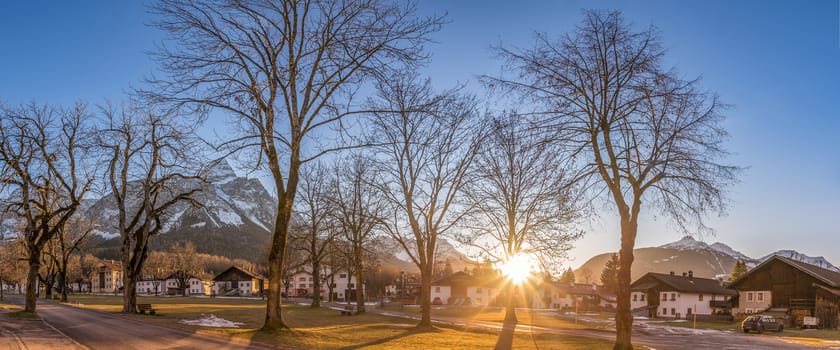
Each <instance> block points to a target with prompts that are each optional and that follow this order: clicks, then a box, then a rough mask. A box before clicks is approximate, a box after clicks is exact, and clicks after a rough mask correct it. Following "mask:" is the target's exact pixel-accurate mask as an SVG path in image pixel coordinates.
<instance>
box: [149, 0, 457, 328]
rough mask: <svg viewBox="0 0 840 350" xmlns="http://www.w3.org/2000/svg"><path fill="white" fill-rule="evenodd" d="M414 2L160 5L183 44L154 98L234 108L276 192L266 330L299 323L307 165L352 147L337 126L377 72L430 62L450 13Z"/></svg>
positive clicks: (259, 0)
mask: <svg viewBox="0 0 840 350" xmlns="http://www.w3.org/2000/svg"><path fill="white" fill-rule="evenodd" d="M415 7H416V6H415V5H414V4H413V3H408V4H401V3H392V2H390V1H384V0H361V1H357V0H352V1H351V0H339V1H290V0H285V1H265V0H243V1H225V0H205V1H192V0H191V1H187V0H161V1H159V2H158V3H157V5H156V6H155V7H154V11H155V12H157V13H158V14H159V15H160V16H161V20H160V21H159V22H158V23H157V25H158V27H159V28H161V29H163V30H164V31H166V32H168V33H169V34H170V38H171V39H172V41H173V42H174V43H175V44H176V45H174V46H173V47H172V48H168V47H163V48H162V49H161V50H160V52H159V54H158V55H157V58H158V60H159V62H160V64H161V66H162V69H163V70H164V71H165V72H166V73H168V74H169V78H168V79H167V80H154V79H153V82H154V83H156V85H155V86H156V91H155V92H154V93H151V94H150V95H153V96H154V97H158V98H163V99H165V100H166V101H170V102H175V103H180V104H186V105H190V106H195V107H197V108H202V109H203V108H210V109H218V110H222V111H225V112H228V113H229V114H230V115H232V116H233V117H234V118H235V120H237V121H239V125H240V126H241V131H242V133H241V137H239V138H237V139H234V140H231V141H230V142H229V143H227V144H226V145H227V146H231V147H232V148H233V149H235V150H238V149H244V148H248V149H252V150H254V149H256V150H258V154H259V162H258V163H257V164H258V166H261V165H262V164H265V165H267V167H268V171H269V172H270V173H271V176H272V178H273V180H274V183H273V185H274V187H275V189H276V191H277V200H278V205H277V216H276V219H275V222H274V233H273V237H272V243H271V250H270V254H269V277H268V278H269V283H268V284H269V286H268V292H269V295H268V303H267V305H266V320H265V324H264V326H263V328H264V329H266V330H278V329H282V328H288V326H287V325H286V324H285V323H284V322H283V318H282V317H283V316H282V313H281V311H280V310H281V304H280V293H281V291H280V290H281V280H282V275H283V270H284V264H285V260H284V259H285V254H286V246H287V243H288V237H289V235H288V232H289V223H290V221H291V217H292V209H293V207H294V201H295V195H296V191H297V186H298V181H299V177H300V166H301V164H303V163H306V162H307V161H310V160H312V159H315V158H317V157H318V156H320V155H322V154H324V153H326V152H330V151H333V150H335V149H336V148H341V147H340V146H335V145H334V143H333V142H329V141H327V140H333V139H335V138H331V137H329V136H326V137H325V135H326V132H327V131H328V130H326V128H327V127H330V126H338V127H340V128H341V127H343V124H342V123H343V122H342V120H343V119H344V118H345V117H346V116H349V115H352V114H355V113H357V112H358V110H357V108H355V107H354V102H353V99H352V97H353V95H355V93H356V92H357V90H358V88H359V87H360V86H361V84H363V83H364V82H365V80H366V78H368V77H370V76H374V75H385V73H383V71H387V70H389V69H391V68H393V67H396V66H403V65H413V64H415V63H416V62H418V61H419V60H422V59H424V58H425V55H424V53H423V50H422V49H423V47H422V46H423V44H424V43H425V42H427V41H428V34H429V33H431V32H433V31H435V30H437V29H438V28H439V27H440V24H441V21H442V20H441V18H439V17H432V18H420V19H416V18H415V17H414V13H415Z"/></svg>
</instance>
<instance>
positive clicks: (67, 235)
mask: <svg viewBox="0 0 840 350" xmlns="http://www.w3.org/2000/svg"><path fill="white" fill-rule="evenodd" d="M92 231H93V225H92V224H91V223H90V221H88V220H85V219H83V218H82V217H81V216H79V215H76V216H74V217H72V218H70V220H69V221H67V223H65V225H64V227H62V228H61V229H60V230H59V231H58V233H57V234H56V235H55V236H54V237H53V239H52V240H51V241H50V243H49V244H48V251H47V252H46V253H47V255H48V256H49V259H50V260H52V263H53V264H54V266H55V277H56V278H55V282H56V283H57V284H58V291H59V292H60V293H61V299H60V300H61V301H63V302H66V301H67V286H68V284H69V283H68V282H69V280H68V270H69V267H70V266H69V265H70V260H71V257H72V256H73V254H74V253H78V249H79V245H80V244H82V242H84V240H85V238H87V237H88V235H89V234H90V233H91V232H92Z"/></svg>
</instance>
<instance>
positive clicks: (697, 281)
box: [630, 272, 738, 295]
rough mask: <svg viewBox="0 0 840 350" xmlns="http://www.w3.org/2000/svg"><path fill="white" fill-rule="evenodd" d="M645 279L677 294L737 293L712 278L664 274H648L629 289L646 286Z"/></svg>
mask: <svg viewBox="0 0 840 350" xmlns="http://www.w3.org/2000/svg"><path fill="white" fill-rule="evenodd" d="M647 279H654V280H656V281H658V282H660V283H662V284H665V285H667V286H670V287H671V288H674V290H676V291H678V292H685V293H706V294H721V295H737V294H738V292H736V291H734V290H732V289H728V288H726V287H724V286H723V285H721V282H720V281H718V280H716V279H712V278H702V277H693V276H681V275H671V274H664V273H656V272H648V273H646V274H645V275H644V276H642V277H640V278H639V279H637V280H636V282H633V284H631V285H630V288H631V289H635V287H639V286H642V285H643V284H647V283H649V282H647V281H646V280H647Z"/></svg>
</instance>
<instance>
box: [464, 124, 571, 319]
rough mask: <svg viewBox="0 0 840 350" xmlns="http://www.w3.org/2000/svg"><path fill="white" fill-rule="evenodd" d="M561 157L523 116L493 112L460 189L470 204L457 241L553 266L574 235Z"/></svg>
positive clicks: (492, 256)
mask: <svg viewBox="0 0 840 350" xmlns="http://www.w3.org/2000/svg"><path fill="white" fill-rule="evenodd" d="M563 157H564V154H563V153H562V152H560V151H559V150H558V147H557V146H556V145H555V144H552V143H550V142H549V140H548V139H547V137H546V135H545V133H540V132H539V131H538V130H537V129H534V128H533V127H532V126H531V125H530V124H529V123H528V122H527V120H526V119H525V118H524V117H523V116H521V115H518V114H516V113H510V114H508V115H506V116H503V117H499V118H495V119H494V120H493V122H492V128H491V131H490V133H489V135H488V137H487V138H486V139H485V140H484V142H483V143H482V146H481V150H480V151H479V153H478V156H477V157H476V161H475V163H474V164H473V167H472V169H471V174H472V177H471V178H470V181H469V182H468V183H467V184H466V185H465V187H464V192H465V194H466V195H465V197H466V201H467V202H468V203H469V204H468V206H469V207H471V208H472V210H471V211H470V214H469V216H468V218H469V219H468V220H465V223H466V225H465V226H466V227H467V230H466V232H467V233H466V234H460V235H458V236H459V241H461V242H462V243H466V244H467V245H469V246H471V247H474V248H477V249H478V250H479V255H480V256H481V257H483V258H485V259H486V260H487V261H491V262H493V263H496V264H504V263H507V262H510V261H512V260H515V259H521V260H523V261H524V262H528V260H534V261H535V262H537V263H539V264H540V265H541V266H543V267H545V270H546V271H551V272H557V271H556V268H557V266H559V264H560V262H561V261H562V260H563V259H564V258H565V257H566V252H567V251H568V250H569V249H571V242H572V241H573V240H575V239H577V238H578V237H580V235H581V234H580V233H579V232H576V231H574V230H573V229H572V224H574V220H575V219H576V217H577V214H578V201H577V200H576V199H577V198H576V193H575V191H574V189H573V187H572V178H571V176H569V174H568V173H567V172H566V171H565V169H564V168H563V164H568V163H569V162H568V161H567V160H564V159H563ZM552 268H554V271H552ZM521 277H523V278H524V277H525V276H521ZM513 282H514V281H512V280H509V281H508V284H507V292H506V295H507V297H508V301H507V308H506V312H505V321H508V322H516V308H515V306H516V304H515V299H514V295H515V294H516V293H515V292H516V290H517V286H516V285H515V284H514V283H513Z"/></svg>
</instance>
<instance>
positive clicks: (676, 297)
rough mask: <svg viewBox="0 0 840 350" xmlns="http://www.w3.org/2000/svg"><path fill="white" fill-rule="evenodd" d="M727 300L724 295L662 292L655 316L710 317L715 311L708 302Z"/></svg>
mask: <svg viewBox="0 0 840 350" xmlns="http://www.w3.org/2000/svg"><path fill="white" fill-rule="evenodd" d="M701 296H702V300H701ZM727 298H728V297H727V296H726V295H715V294H700V293H685V292H678V291H674V290H662V291H660V292H659V306H658V307H657V310H656V316H657V317H666V318H686V317H688V315H695V314H696V315H711V314H713V313H714V311H715V309H714V308H712V307H711V306H710V302H711V301H712V300H716V301H726V300H727ZM631 300H632V299H631ZM631 303H632V302H631Z"/></svg>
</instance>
